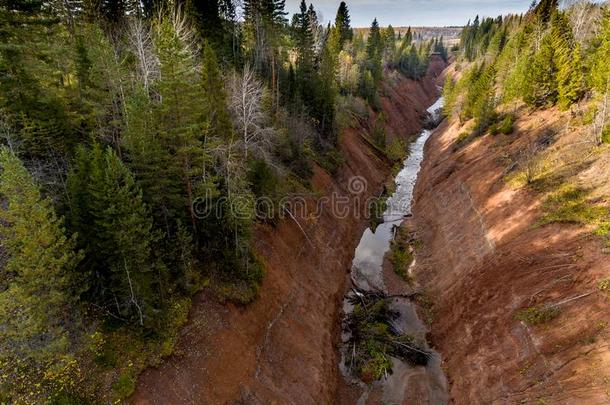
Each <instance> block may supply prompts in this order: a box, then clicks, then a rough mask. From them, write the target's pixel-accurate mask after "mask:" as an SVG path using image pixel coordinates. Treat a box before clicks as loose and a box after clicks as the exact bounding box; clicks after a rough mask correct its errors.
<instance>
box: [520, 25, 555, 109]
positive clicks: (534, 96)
mask: <svg viewBox="0 0 610 405" xmlns="http://www.w3.org/2000/svg"><path fill="white" fill-rule="evenodd" d="M523 99H524V101H525V102H526V103H527V104H529V105H532V106H536V107H542V106H545V105H553V104H555V102H556V101H557V57H556V52H555V41H554V40H553V36H552V34H551V33H550V32H549V33H547V34H545V35H544V37H543V38H542V41H541V42H540V49H539V50H538V52H536V53H535V54H534V56H533V60H532V64H531V69H530V72H529V74H528V80H527V86H526V94H525V95H524V97H523Z"/></svg>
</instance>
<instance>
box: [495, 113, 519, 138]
mask: <svg viewBox="0 0 610 405" xmlns="http://www.w3.org/2000/svg"><path fill="white" fill-rule="evenodd" d="M514 121H515V118H514V117H513V116H512V115H511V114H508V115H506V116H505V117H504V118H503V119H502V121H500V122H499V123H498V125H497V126H496V128H497V130H498V132H499V133H501V134H504V135H508V134H512V133H513V124H514Z"/></svg>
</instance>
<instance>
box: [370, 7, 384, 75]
mask: <svg viewBox="0 0 610 405" xmlns="http://www.w3.org/2000/svg"><path fill="white" fill-rule="evenodd" d="M382 49H383V42H382V38H381V31H380V29H379V23H378V22H377V19H376V18H375V19H374V20H373V23H372V24H371V29H370V31H369V37H368V40H367V42H366V56H367V68H368V70H369V71H370V72H371V76H372V77H373V81H374V83H375V85H377V83H379V81H381V76H382V73H383V72H382V68H381V56H382V55H381V54H382Z"/></svg>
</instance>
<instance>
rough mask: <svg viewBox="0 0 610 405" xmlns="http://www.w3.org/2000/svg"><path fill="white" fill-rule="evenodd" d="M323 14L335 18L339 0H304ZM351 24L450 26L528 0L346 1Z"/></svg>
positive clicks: (517, 8) (291, 6)
mask: <svg viewBox="0 0 610 405" xmlns="http://www.w3.org/2000/svg"><path fill="white" fill-rule="evenodd" d="M305 1H306V2H307V3H308V4H309V3H310V2H311V3H313V6H314V8H315V9H316V10H318V11H319V12H321V13H322V16H323V17H324V23H326V22H328V21H329V20H331V21H334V18H335V14H336V12H337V8H338V7H339V3H340V1H341V0H305ZM345 1H346V3H347V7H348V9H349V11H350V16H351V20H352V27H368V26H370V25H371V22H372V21H373V18H375V17H377V20H378V21H379V24H380V25H381V26H387V25H388V24H392V25H393V26H395V27H398V26H441V27H442V26H449V25H465V24H466V23H467V22H468V20H469V19H471V18H474V16H475V15H477V14H480V15H481V16H486V17H496V16H498V15H500V14H508V13H522V12H525V11H527V9H528V8H529V6H530V4H531V2H532V1H531V0H498V1H494V0H464V1H458V0H345ZM299 4H300V0H286V10H287V11H288V12H289V13H290V14H289V16H288V17H289V18H290V17H292V14H293V13H295V12H297V10H298V8H299Z"/></svg>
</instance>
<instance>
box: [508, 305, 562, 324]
mask: <svg viewBox="0 0 610 405" xmlns="http://www.w3.org/2000/svg"><path fill="white" fill-rule="evenodd" d="M559 313H560V311H559V308H557V307H553V308H549V307H529V308H526V309H522V310H521V311H518V312H517V313H516V314H515V319H517V320H519V321H522V322H525V323H526V324H528V325H540V324H543V323H547V322H550V321H552V320H553V319H555V318H556V317H557V316H558V315H559Z"/></svg>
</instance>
